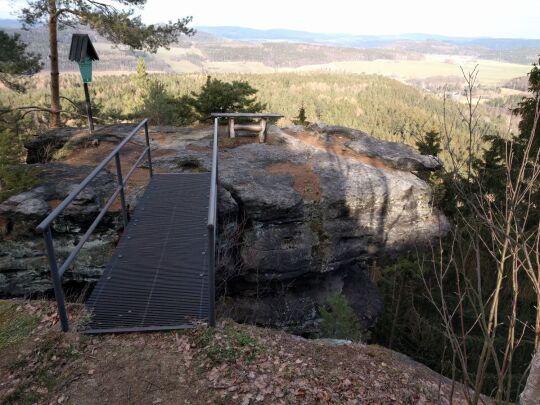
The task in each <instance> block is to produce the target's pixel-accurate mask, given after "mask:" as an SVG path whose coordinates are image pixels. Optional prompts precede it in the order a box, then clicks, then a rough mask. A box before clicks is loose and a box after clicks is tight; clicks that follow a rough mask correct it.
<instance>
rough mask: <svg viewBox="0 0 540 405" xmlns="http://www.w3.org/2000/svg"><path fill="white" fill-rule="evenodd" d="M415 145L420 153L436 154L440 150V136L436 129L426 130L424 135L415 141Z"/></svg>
mask: <svg viewBox="0 0 540 405" xmlns="http://www.w3.org/2000/svg"><path fill="white" fill-rule="evenodd" d="M416 147H417V148H418V151H419V152H420V153H421V154H422V155H432V156H438V155H439V153H441V152H442V148H441V136H440V135H439V133H438V132H436V131H429V132H426V134H425V135H424V137H423V138H422V139H420V140H418V141H417V142H416Z"/></svg>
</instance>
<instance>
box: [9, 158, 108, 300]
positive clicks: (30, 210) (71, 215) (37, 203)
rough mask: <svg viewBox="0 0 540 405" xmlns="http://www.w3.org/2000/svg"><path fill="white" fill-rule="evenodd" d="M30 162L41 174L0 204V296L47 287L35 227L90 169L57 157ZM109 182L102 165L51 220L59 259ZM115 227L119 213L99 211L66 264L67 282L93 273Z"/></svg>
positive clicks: (91, 278) (93, 212)
mask: <svg viewBox="0 0 540 405" xmlns="http://www.w3.org/2000/svg"><path fill="white" fill-rule="evenodd" d="M34 166H35V167H37V168H38V169H39V171H40V178H41V179H43V181H41V182H40V184H39V186H38V187H36V188H34V189H32V190H30V191H27V192H24V193H21V194H18V195H15V196H13V197H11V198H9V199H8V200H6V201H4V202H3V203H2V204H0V296H3V297H6V296H8V297H9V296H28V295H36V294H42V293H47V292H49V291H50V290H51V275H50V271H49V266H48V262H47V258H46V256H45V248H44V244H43V242H42V235H40V234H39V233H38V232H37V231H36V227H37V225H38V224H39V223H40V222H41V221H42V220H43V219H44V218H45V217H46V216H47V214H48V213H49V212H50V211H51V210H52V209H53V208H54V207H56V206H57V205H58V204H59V203H60V202H61V201H62V200H63V199H64V198H66V197H67V195H68V194H69V193H70V192H71V191H72V190H73V188H74V187H76V186H77V185H78V184H79V183H80V182H81V181H82V180H83V179H84V178H85V177H86V176H87V175H88V174H89V173H90V172H91V170H92V169H93V168H92V167H85V166H80V167H73V166H67V165H63V164H59V163H50V164H46V165H45V164H37V165H34ZM114 187H115V181H114V179H113V177H112V176H111V174H110V173H109V172H107V171H102V172H101V173H100V174H98V176H97V177H96V178H95V180H94V181H93V182H92V183H91V184H90V185H89V186H88V187H87V188H86V189H84V190H83V191H82V192H81V193H80V194H79V195H78V197H77V198H76V199H75V200H74V201H73V203H72V204H70V205H69V206H68V207H67V208H66V210H65V211H64V213H63V215H61V216H60V217H59V218H58V219H57V220H56V221H55V222H54V223H53V226H52V230H53V233H54V242H55V249H56V254H57V257H58V260H59V261H60V262H61V261H62V260H63V259H65V258H66V257H67V255H68V254H69V253H70V252H71V250H72V249H73V247H74V246H75V245H76V244H77V243H78V240H79V238H80V237H81V236H82V234H83V233H84V232H85V231H86V229H87V228H88V226H89V225H90V224H91V223H92V222H93V220H94V219H95V217H96V216H97V214H98V212H99V210H100V209H101V207H102V205H103V203H104V202H105V201H106V199H107V198H108V197H109V196H110V195H111V194H112V192H113V190H114ZM118 229H119V215H118V213H117V212H114V211H113V212H111V213H110V214H109V215H106V216H105V218H104V220H103V222H102V223H101V224H100V226H99V227H98V229H97V231H96V232H95V234H94V235H93V237H92V239H91V240H90V241H89V242H88V243H87V244H86V245H85V247H84V248H83V250H82V251H81V254H80V255H79V257H78V260H77V261H76V262H75V264H74V265H73V267H72V269H70V270H68V271H67V272H66V280H67V281H68V284H69V282H77V283H85V282H89V281H96V280H97V279H98V278H99V276H100V274H101V272H102V270H103V267H104V265H105V264H106V263H107V261H108V257H109V256H110V254H112V251H113V249H114V245H115V243H116V240H117V239H118V234H117V231H118Z"/></svg>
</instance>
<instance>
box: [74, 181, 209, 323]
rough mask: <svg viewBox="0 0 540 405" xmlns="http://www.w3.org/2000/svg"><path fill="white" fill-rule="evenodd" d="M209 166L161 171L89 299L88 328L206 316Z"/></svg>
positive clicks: (140, 202)
mask: <svg viewBox="0 0 540 405" xmlns="http://www.w3.org/2000/svg"><path fill="white" fill-rule="evenodd" d="M209 192H210V173H196V174H195V173H194V174H191V173H189V174H188V173H182V174H156V175H155V176H154V177H153V178H152V180H151V181H150V184H149V185H148V187H147V189H146V192H145V193H144V196H143V197H142V198H141V199H140V201H139V203H138V205H137V208H136V209H135V212H134V215H133V217H132V219H131V221H130V223H129V225H128V227H127V228H126V230H125V232H124V234H123V235H122V238H121V240H120V242H119V243H118V246H117V248H116V251H115V254H114V256H113V258H112V259H111V261H110V263H109V265H108V266H107V268H106V269H105V271H104V273H103V275H102V276H101V278H100V280H99V281H98V283H97V285H96V287H95V288H94V291H93V292H92V294H91V295H90V298H89V299H88V301H87V308H88V309H89V311H90V313H91V319H90V321H89V323H88V324H87V325H86V328H85V330H84V332H85V333H114V332H136V331H145V330H147V331H151V330H167V329H183V328H188V327H191V326H192V325H193V323H194V322H196V321H199V320H207V319H208V305H209V303H208V233H207V232H208V231H207V222H208V199H209Z"/></svg>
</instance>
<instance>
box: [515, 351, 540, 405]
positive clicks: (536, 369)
mask: <svg viewBox="0 0 540 405" xmlns="http://www.w3.org/2000/svg"><path fill="white" fill-rule="evenodd" d="M539 398H540V349H538V350H536V354H535V355H534V358H533V361H532V363H531V372H530V373H529V377H528V378H527V384H525V389H524V390H523V392H522V393H521V395H520V398H519V404H520V405H537V404H538V399H539Z"/></svg>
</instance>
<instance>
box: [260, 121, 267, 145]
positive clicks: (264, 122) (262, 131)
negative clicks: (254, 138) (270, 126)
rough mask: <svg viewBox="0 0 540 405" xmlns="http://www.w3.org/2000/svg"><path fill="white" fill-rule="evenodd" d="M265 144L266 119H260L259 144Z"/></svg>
mask: <svg viewBox="0 0 540 405" xmlns="http://www.w3.org/2000/svg"><path fill="white" fill-rule="evenodd" d="M265 142H266V118H261V132H259V143H265Z"/></svg>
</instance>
